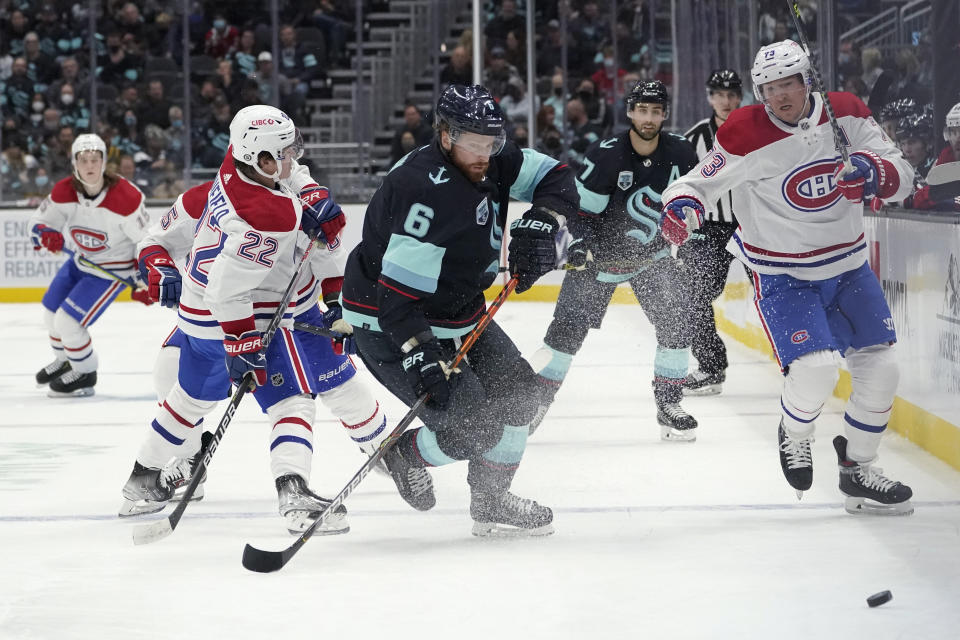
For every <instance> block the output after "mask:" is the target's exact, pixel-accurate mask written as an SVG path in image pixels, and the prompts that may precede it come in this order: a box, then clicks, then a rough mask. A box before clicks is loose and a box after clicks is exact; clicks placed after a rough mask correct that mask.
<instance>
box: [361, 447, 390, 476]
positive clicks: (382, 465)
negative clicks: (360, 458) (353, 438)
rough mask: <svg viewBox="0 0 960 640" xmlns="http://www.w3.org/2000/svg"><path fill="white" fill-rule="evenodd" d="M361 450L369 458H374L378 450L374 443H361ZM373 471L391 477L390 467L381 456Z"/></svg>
mask: <svg viewBox="0 0 960 640" xmlns="http://www.w3.org/2000/svg"><path fill="white" fill-rule="evenodd" d="M360 451H361V452H363V454H364V455H365V456H367V457H368V458H372V457H373V454H375V453H376V452H377V448H376V447H374V446H373V445H369V444H367V445H363V444H362V445H360ZM373 471H375V472H376V473H379V474H380V475H382V476H386V477H388V478H389V477H390V469H387V463H386V462H384V461H383V458H380V460H379V461H378V462H377V464H375V465H373Z"/></svg>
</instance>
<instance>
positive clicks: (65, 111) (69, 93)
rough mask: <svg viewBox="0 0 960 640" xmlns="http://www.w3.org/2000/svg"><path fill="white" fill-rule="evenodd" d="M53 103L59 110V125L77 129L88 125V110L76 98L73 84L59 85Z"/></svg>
mask: <svg viewBox="0 0 960 640" xmlns="http://www.w3.org/2000/svg"><path fill="white" fill-rule="evenodd" d="M53 104H54V105H55V106H56V107H57V109H59V110H60V126H64V125H69V126H72V127H76V128H77V129H86V128H88V127H89V126H90V110H89V109H87V108H86V107H85V106H83V105H82V104H81V103H80V102H79V101H78V100H77V96H76V93H75V92H74V89H73V85H71V84H63V85H61V86H60V92H59V94H57V98H56V99H55V100H54V101H53Z"/></svg>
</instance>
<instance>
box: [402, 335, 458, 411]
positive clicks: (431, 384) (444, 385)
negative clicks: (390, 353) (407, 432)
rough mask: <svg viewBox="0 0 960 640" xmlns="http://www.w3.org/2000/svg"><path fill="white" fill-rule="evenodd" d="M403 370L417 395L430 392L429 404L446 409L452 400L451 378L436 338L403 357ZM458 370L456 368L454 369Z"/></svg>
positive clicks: (419, 345) (432, 406)
mask: <svg viewBox="0 0 960 640" xmlns="http://www.w3.org/2000/svg"><path fill="white" fill-rule="evenodd" d="M403 370H404V371H406V372H407V377H408V378H409V379H410V383H411V384H412V385H413V392H414V393H415V394H417V396H418V397H419V396H422V395H423V394H424V393H429V394H430V397H429V398H428V399H427V402H426V404H427V406H428V407H430V408H432V409H441V410H442V409H446V408H447V403H448V402H450V386H451V385H450V380H449V374H448V373H447V371H446V365H444V364H443V353H442V351H441V349H440V345H439V344H438V343H437V341H436V340H428V341H427V342H423V343H421V344H418V345H417V346H415V347H414V348H413V349H411V350H410V351H408V352H407V354H406V355H405V356H404V358H403ZM454 371H456V370H454Z"/></svg>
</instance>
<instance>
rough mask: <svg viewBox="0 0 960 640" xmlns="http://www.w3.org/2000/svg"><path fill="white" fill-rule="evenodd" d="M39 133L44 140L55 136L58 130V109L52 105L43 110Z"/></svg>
mask: <svg viewBox="0 0 960 640" xmlns="http://www.w3.org/2000/svg"><path fill="white" fill-rule="evenodd" d="M40 126H41V135H42V136H43V139H44V140H46V139H47V138H49V137H56V135H57V133H58V132H59V131H60V110H59V109H56V108H54V107H47V108H46V109H44V110H43V120H42V121H41V125H40Z"/></svg>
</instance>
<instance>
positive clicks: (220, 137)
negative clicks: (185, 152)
mask: <svg viewBox="0 0 960 640" xmlns="http://www.w3.org/2000/svg"><path fill="white" fill-rule="evenodd" d="M232 115H233V114H232V112H231V111H230V103H229V102H227V99H226V98H225V97H224V96H223V95H222V94H221V95H218V96H217V98H216V99H215V100H214V101H213V115H212V116H211V117H210V118H209V119H208V120H207V122H206V124H205V125H204V127H203V137H202V140H201V146H200V148H199V149H197V151H198V153H197V155H196V158H197V160H198V162H199V164H200V166H201V167H219V166H220V163H221V162H223V157H224V156H225V155H226V153H227V147H229V146H230V119H231V117H232Z"/></svg>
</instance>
